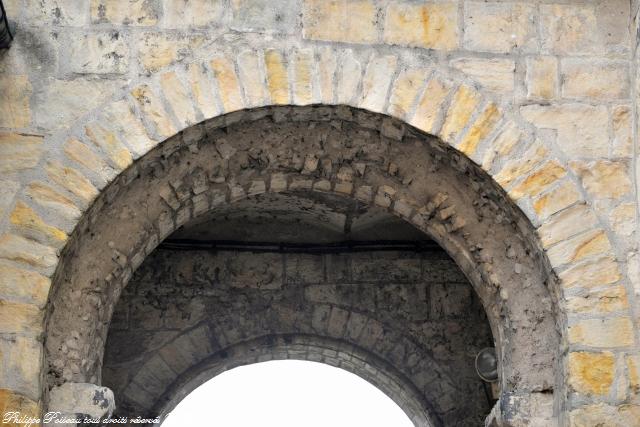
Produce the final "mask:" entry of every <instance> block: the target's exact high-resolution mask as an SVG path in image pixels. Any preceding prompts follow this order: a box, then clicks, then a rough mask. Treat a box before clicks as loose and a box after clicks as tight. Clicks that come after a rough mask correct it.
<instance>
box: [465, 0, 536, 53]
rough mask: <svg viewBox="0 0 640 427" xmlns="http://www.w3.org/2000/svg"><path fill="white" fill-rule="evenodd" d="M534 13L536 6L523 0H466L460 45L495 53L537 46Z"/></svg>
mask: <svg viewBox="0 0 640 427" xmlns="http://www.w3.org/2000/svg"><path fill="white" fill-rule="evenodd" d="M536 14H537V11H536V6H535V5H534V4H527V3H526V2H523V3H511V2H509V3H507V2H476V1H473V2H471V1H470V2H466V3H465V5H464V47H465V48H466V49H467V50H470V51H479V52H497V53H508V52H510V51H512V50H520V51H525V52H530V51H533V50H537V48H538V46H537V40H536V39H537V31H536V18H535V16H536Z"/></svg>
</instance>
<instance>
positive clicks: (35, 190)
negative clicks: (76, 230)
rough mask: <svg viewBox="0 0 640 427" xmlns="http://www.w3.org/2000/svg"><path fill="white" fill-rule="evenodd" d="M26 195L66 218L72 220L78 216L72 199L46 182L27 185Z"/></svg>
mask: <svg viewBox="0 0 640 427" xmlns="http://www.w3.org/2000/svg"><path fill="white" fill-rule="evenodd" d="M26 195H27V197H28V198H30V199H31V200H32V201H33V202H34V203H36V204H38V205H40V206H42V207H43V208H45V209H50V210H52V211H55V212H57V213H59V214H61V215H62V216H63V217H65V218H66V219H68V220H72V221H73V220H75V219H78V218H79V217H80V210H79V209H78V207H77V206H76V205H75V204H74V203H73V201H71V200H70V199H69V198H68V197H66V196H64V195H63V194H60V192H58V191H56V190H54V189H53V188H51V187H50V186H48V185H46V184H43V183H41V182H32V183H31V184H29V186H28V187H27V190H26Z"/></svg>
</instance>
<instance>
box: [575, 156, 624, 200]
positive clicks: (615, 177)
mask: <svg viewBox="0 0 640 427" xmlns="http://www.w3.org/2000/svg"><path fill="white" fill-rule="evenodd" d="M569 165H570V166H571V168H572V169H573V170H574V171H575V172H576V174H577V175H578V176H579V177H580V178H581V179H582V185H584V188H585V189H586V190H587V191H588V192H589V193H590V194H591V195H592V196H593V197H595V198H602V199H618V198H620V197H622V196H624V195H626V194H628V193H629V192H630V191H631V187H632V184H631V177H630V176H629V169H628V167H629V166H628V164H627V162H622V161H620V162H614V161H608V160H598V161H595V162H580V161H577V160H576V161H572V162H569Z"/></svg>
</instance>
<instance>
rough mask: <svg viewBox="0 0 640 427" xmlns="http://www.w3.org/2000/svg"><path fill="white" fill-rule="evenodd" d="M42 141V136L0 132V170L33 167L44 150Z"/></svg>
mask: <svg viewBox="0 0 640 427" xmlns="http://www.w3.org/2000/svg"><path fill="white" fill-rule="evenodd" d="M0 120H1V119H0ZM42 142H43V138H42V137H41V136H38V135H26V134H19V133H2V132H0V172H2V173H11V172H18V171H21V170H25V169H30V168H33V167H35V166H36V165H37V164H38V162H39V161H40V157H41V156H42V154H43V151H44V150H43V148H44V147H43V144H42Z"/></svg>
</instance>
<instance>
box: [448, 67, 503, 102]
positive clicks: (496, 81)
mask: <svg viewBox="0 0 640 427" xmlns="http://www.w3.org/2000/svg"><path fill="white" fill-rule="evenodd" d="M449 65H451V66H452V67H453V68H455V69H458V70H460V71H462V72H463V73H465V74H467V75H468V76H469V77H471V78H472V79H474V80H476V81H477V82H478V83H480V84H481V85H482V86H484V87H485V88H487V89H488V90H490V91H493V92H497V93H499V94H501V95H506V96H509V95H511V94H512V92H513V88H514V80H515V72H516V64H515V62H514V61H513V60H512V59H496V58H493V59H484V58H458V59H454V60H452V61H450V62H449Z"/></svg>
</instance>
